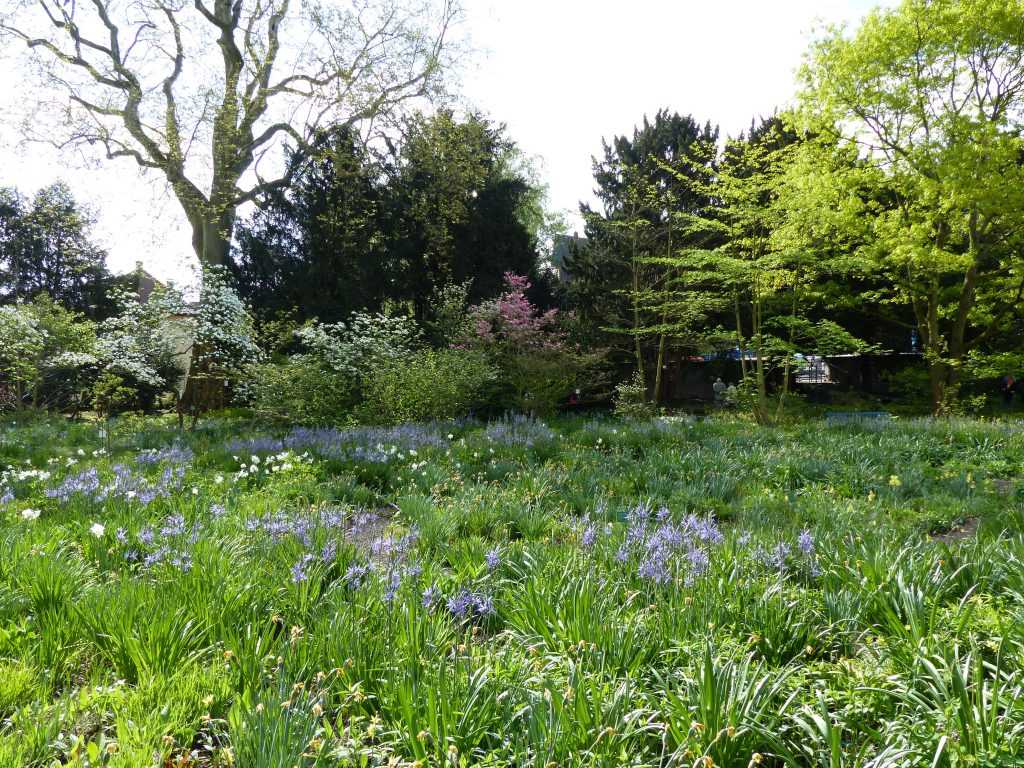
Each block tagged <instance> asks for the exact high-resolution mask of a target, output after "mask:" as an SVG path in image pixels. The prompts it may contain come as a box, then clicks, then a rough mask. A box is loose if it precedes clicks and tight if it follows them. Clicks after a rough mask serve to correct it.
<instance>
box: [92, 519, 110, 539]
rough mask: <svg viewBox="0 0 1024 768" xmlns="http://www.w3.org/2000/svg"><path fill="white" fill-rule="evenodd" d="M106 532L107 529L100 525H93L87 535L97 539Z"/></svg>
mask: <svg viewBox="0 0 1024 768" xmlns="http://www.w3.org/2000/svg"><path fill="white" fill-rule="evenodd" d="M106 530H107V529H106V528H104V527H103V524H102V523H93V524H92V526H91V527H90V528H89V533H91V534H92V535H93V536H95V537H96V538H97V539H98V538H100V537H101V536H102V535H103V534H104V533H105V532H106Z"/></svg>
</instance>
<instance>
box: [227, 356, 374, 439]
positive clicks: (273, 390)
mask: <svg viewBox="0 0 1024 768" xmlns="http://www.w3.org/2000/svg"><path fill="white" fill-rule="evenodd" d="M244 393H245V397H246V398H247V399H248V401H249V403H250V405H251V406H252V408H253V410H255V411H256V413H257V414H259V415H260V416H263V417H265V418H269V419H275V420H280V421H288V422H293V423H296V424H306V425H311V424H337V423H341V422H344V421H346V420H347V419H348V417H349V414H350V413H351V410H352V407H353V406H354V405H355V404H356V402H357V396H356V389H355V386H354V383H353V382H352V380H351V378H350V377H349V376H347V375H346V374H343V373H339V372H337V371H335V370H332V369H331V368H330V367H329V366H327V365H326V364H325V363H324V362H323V361H322V360H320V359H318V358H316V357H314V356H312V355H295V356H294V357H290V358H288V359H287V360H285V361H284V362H283V363H261V364H258V365H253V366H250V368H249V369H248V373H247V382H246V384H245V387H244Z"/></svg>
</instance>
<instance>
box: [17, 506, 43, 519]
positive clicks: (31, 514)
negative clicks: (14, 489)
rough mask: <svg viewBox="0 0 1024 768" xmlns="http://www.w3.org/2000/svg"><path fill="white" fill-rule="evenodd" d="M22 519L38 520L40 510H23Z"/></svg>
mask: <svg viewBox="0 0 1024 768" xmlns="http://www.w3.org/2000/svg"><path fill="white" fill-rule="evenodd" d="M21 517H22V519H23V520H38V519H39V510H38V509H23V510H21Z"/></svg>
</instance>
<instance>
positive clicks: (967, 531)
mask: <svg viewBox="0 0 1024 768" xmlns="http://www.w3.org/2000/svg"><path fill="white" fill-rule="evenodd" d="M980 525H981V520H979V519H978V518H976V517H971V518H968V519H967V520H965V521H964V522H963V524H962V525H958V526H955V527H953V528H950V529H949V530H948V531H946V532H945V533H937V534H935V535H934V536H932V540H933V541H941V542H942V543H943V544H954V543H956V542H958V541H963V540H964V539H971V538H974V536H976V535H977V533H978V526H980Z"/></svg>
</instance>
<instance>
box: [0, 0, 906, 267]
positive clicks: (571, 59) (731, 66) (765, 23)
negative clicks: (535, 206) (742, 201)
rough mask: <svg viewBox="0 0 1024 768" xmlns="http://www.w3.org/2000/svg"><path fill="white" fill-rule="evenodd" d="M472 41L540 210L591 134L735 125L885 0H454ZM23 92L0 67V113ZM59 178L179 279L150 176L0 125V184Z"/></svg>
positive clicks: (124, 242)
mask: <svg viewBox="0 0 1024 768" xmlns="http://www.w3.org/2000/svg"><path fill="white" fill-rule="evenodd" d="M465 4H466V6H467V18H466V24H465V28H466V31H467V32H468V34H469V36H470V37H471V39H472V43H473V45H474V46H475V47H476V48H477V49H478V51H479V53H478V54H477V55H476V57H475V59H474V60H473V61H472V63H471V64H470V65H469V66H468V67H467V69H466V73H465V75H464V83H463V92H464V94H465V99H466V100H467V102H468V103H470V104H472V105H475V106H476V107H478V108H480V109H482V110H484V111H485V112H486V113H488V114H489V115H490V116H491V117H492V118H493V119H494V120H496V121H499V122H504V123H506V124H507V125H508V131H509V135H510V136H511V137H512V138H513V139H515V140H516V141H517V142H518V143H519V145H520V146H521V147H522V149H523V151H524V152H526V153H527V154H529V155H535V156H537V157H538V158H539V159H540V160H541V161H542V163H543V170H544V177H545V179H546V180H547V182H548V184H549V186H550V197H551V203H552V205H553V207H555V208H559V209H566V210H569V211H571V212H575V211H576V210H577V208H578V204H579V201H580V200H585V199H590V197H591V190H592V183H591V156H592V155H594V154H597V153H598V152H599V151H600V148H601V138H602V137H603V136H611V135H613V134H622V133H628V132H631V131H632V128H633V126H634V125H635V124H636V123H638V122H639V121H640V120H641V119H642V117H643V115H644V114H645V113H646V114H651V115H653V113H654V112H656V111H657V110H658V109H659V108H661V107H667V108H669V109H671V110H676V111H678V112H680V113H683V114H686V113H691V114H693V115H694V116H695V117H696V118H697V119H698V120H699V121H700V122H704V121H705V120H711V121H712V122H713V123H717V124H719V125H720V126H721V128H722V131H723V133H726V134H736V133H739V132H740V131H741V130H743V129H745V128H746V127H747V126H749V125H750V120H751V117H753V116H755V115H770V114H771V113H772V112H773V111H774V110H775V109H776V108H777V107H780V106H783V105H785V104H786V103H787V102H788V101H790V100H791V99H792V97H793V93H794V74H795V71H796V68H797V67H798V66H799V64H800V60H801V56H802V55H803V52H804V51H805V49H806V47H807V43H808V41H809V40H810V39H811V35H812V32H813V31H814V29H815V27H816V26H817V25H818V24H819V23H821V22H837V21H845V22H850V23H855V22H856V20H857V19H859V18H860V17H861V16H863V15H864V14H865V13H866V12H867V11H868V10H870V9H871V8H872V7H874V6H877V5H880V4H883V5H884V4H892V0H718V1H717V2H715V1H714V0H712V1H711V2H709V1H708V0H631V1H626V0H465ZM26 95H27V94H26V93H25V92H24V91H23V90H21V88H20V84H19V83H17V82H16V80H14V78H13V74H12V73H10V72H6V73H0V109H2V107H3V104H5V103H9V100H11V99H20V98H25V97H26ZM59 178H63V179H65V180H67V181H68V182H69V184H70V185H71V186H72V189H73V190H74V192H75V194H76V196H77V197H78V199H79V200H81V201H82V202H85V203H87V204H89V205H91V206H93V207H94V208H95V209H96V210H97V211H98V212H99V215H100V228H99V232H98V235H99V239H100V240H101V241H102V242H103V244H104V245H105V247H106V248H107V249H108V250H109V252H110V266H111V267H112V268H113V269H114V270H115V271H125V270H128V269H130V268H132V267H133V266H134V264H135V262H136V261H137V260H140V261H142V262H143V263H144V264H145V266H146V268H147V269H149V270H150V271H151V272H153V273H154V274H156V275H158V276H159V277H162V278H165V279H176V280H177V281H179V282H186V281H188V279H189V274H190V267H189V265H190V263H191V261H192V256H191V246H190V243H189V230H188V227H187V225H186V224H185V222H184V219H183V217H182V216H181V215H180V214H179V212H178V210H177V209H176V203H174V201H173V200H171V199H170V198H168V197H167V196H166V195H165V194H164V192H163V188H162V186H160V185H159V184H152V183H148V182H146V181H145V180H143V179H142V178H140V176H139V174H138V172H137V170H136V169H135V168H134V165H133V163H132V162H131V161H128V160H124V161H122V162H121V163H117V164H114V165H107V166H105V167H101V168H97V169H86V170H83V169H82V168H79V167H77V166H74V165H69V164H68V161H67V160H66V159H63V160H62V159H61V158H59V157H57V156H56V154H55V153H54V152H52V151H50V150H44V149H42V148H38V147H36V148H31V149H28V150H26V149H23V148H18V147H17V146H15V144H14V142H13V140H12V134H11V132H10V131H8V130H5V131H3V132H0V186H10V185H13V186H17V187H19V188H20V189H22V191H24V192H26V193H31V192H33V191H34V190H35V189H37V188H38V187H40V186H42V185H44V184H47V183H50V182H52V181H54V180H56V179H59Z"/></svg>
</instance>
